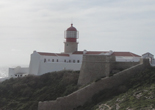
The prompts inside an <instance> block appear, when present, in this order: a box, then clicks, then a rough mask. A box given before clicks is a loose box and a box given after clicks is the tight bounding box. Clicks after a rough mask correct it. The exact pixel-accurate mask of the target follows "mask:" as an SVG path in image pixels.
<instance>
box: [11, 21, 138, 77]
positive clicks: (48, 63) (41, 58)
mask: <svg viewBox="0 0 155 110" xmlns="http://www.w3.org/2000/svg"><path fill="white" fill-rule="evenodd" d="M64 38H65V42H64V52H62V53H51V52H37V51H34V52H33V53H32V54H31V58H30V64H29V67H28V68H27V69H25V68H24V69H23V71H22V68H20V72H18V71H14V68H9V76H10V77H17V76H18V77H22V76H24V75H22V74H33V75H42V74H45V73H48V72H53V71H61V70H80V68H81V65H82V58H83V55H84V54H86V55H87V54H88V55H113V56H115V59H116V62H139V61H140V58H141V56H139V55H136V54H134V53H131V52H113V51H87V50H84V51H78V42H77V39H78V38H79V32H78V31H77V29H76V28H75V27H73V24H71V26H70V27H69V28H67V30H66V31H65V35H64ZM88 45H89V44H88ZM16 70H17V69H16ZM25 70H26V71H25ZM19 73H20V75H18V74H19Z"/></svg>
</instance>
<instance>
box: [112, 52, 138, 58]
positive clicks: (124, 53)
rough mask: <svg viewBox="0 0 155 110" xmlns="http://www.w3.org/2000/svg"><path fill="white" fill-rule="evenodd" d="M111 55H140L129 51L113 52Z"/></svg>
mask: <svg viewBox="0 0 155 110" xmlns="http://www.w3.org/2000/svg"><path fill="white" fill-rule="evenodd" d="M112 55H114V56H133V57H141V56H139V55H136V54H134V53H131V52H113V53H112Z"/></svg>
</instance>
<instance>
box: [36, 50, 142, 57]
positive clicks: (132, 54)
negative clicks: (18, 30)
mask: <svg viewBox="0 0 155 110" xmlns="http://www.w3.org/2000/svg"><path fill="white" fill-rule="evenodd" d="M109 52H110V51H86V53H85V54H88V55H100V54H102V53H109ZM38 53H39V54H40V55H43V56H65V57H69V54H65V53H46V52H38ZM72 54H78V55H79V54H81V55H83V51H75V52H73V53H72ZM112 55H114V56H125V57H141V56H139V55H137V54H134V53H131V52H113V53H112Z"/></svg>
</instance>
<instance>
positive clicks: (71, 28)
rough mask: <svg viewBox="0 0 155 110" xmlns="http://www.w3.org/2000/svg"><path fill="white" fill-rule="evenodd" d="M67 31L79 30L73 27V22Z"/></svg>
mask: <svg viewBox="0 0 155 110" xmlns="http://www.w3.org/2000/svg"><path fill="white" fill-rule="evenodd" d="M67 31H77V30H76V28H75V27H73V24H71V27H69V28H68V29H67Z"/></svg>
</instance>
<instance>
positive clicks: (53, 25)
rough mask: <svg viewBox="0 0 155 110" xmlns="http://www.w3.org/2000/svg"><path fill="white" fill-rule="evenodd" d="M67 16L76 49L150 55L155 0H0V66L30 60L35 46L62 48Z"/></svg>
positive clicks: (154, 35)
mask: <svg viewBox="0 0 155 110" xmlns="http://www.w3.org/2000/svg"><path fill="white" fill-rule="evenodd" d="M72 22H73V25H74V27H76V28H77V30H78V31H79V39H78V40H79V50H84V49H86V50H89V51H90V50H94V51H108V50H113V51H130V52H133V53H136V54H138V55H142V54H143V53H145V52H150V53H152V54H154V55H155V0H1V1H0V52H1V53H0V66H18V65H29V62H30V54H31V53H32V52H33V51H34V50H36V51H39V52H63V49H64V43H63V42H64V31H65V30H66V29H67V28H68V27H70V24H71V23H72Z"/></svg>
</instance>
